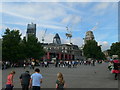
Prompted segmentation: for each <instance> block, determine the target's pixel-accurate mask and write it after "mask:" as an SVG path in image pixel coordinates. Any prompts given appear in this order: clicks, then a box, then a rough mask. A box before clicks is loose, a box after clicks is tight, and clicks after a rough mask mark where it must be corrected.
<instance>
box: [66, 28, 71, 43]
mask: <svg viewBox="0 0 120 90" xmlns="http://www.w3.org/2000/svg"><path fill="white" fill-rule="evenodd" d="M66 30H67V32H68V33H66V34H65V35H66V37H67V39H68V38H69V40H70V44H72V43H71V38H72V31H70V30H69V29H68V27H66Z"/></svg>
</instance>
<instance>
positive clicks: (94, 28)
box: [90, 23, 98, 31]
mask: <svg viewBox="0 0 120 90" xmlns="http://www.w3.org/2000/svg"><path fill="white" fill-rule="evenodd" d="M97 26H98V23H96V25H95V26H94V27H93V28H92V29H91V30H90V31H94V30H96V28H97Z"/></svg>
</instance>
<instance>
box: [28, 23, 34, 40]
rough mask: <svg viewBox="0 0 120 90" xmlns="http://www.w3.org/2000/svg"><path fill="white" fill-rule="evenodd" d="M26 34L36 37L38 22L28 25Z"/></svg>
mask: <svg viewBox="0 0 120 90" xmlns="http://www.w3.org/2000/svg"><path fill="white" fill-rule="evenodd" d="M26 35H27V36H26V37H27V38H28V36H29V35H34V36H35V37H36V24H33V23H31V24H28V25H27V32H26Z"/></svg>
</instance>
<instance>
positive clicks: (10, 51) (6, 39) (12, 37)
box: [2, 28, 21, 62]
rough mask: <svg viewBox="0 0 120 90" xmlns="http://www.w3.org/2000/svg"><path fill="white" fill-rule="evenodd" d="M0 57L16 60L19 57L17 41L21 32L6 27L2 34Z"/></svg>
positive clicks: (18, 41)
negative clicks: (0, 53)
mask: <svg viewBox="0 0 120 90" xmlns="http://www.w3.org/2000/svg"><path fill="white" fill-rule="evenodd" d="M2 37H3V38H2V40H3V41H2V59H3V60H9V61H12V62H16V61H17V60H18V59H19V57H18V56H19V43H20V40H21V34H20V32H19V30H12V31H10V29H8V28H7V29H6V31H5V33H4V35H3V36H2Z"/></svg>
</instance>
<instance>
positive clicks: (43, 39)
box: [42, 29, 47, 43]
mask: <svg viewBox="0 0 120 90" xmlns="http://www.w3.org/2000/svg"><path fill="white" fill-rule="evenodd" d="M46 32H47V29H46V30H45V31H44V34H43V36H42V43H44V41H45V34H46Z"/></svg>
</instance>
